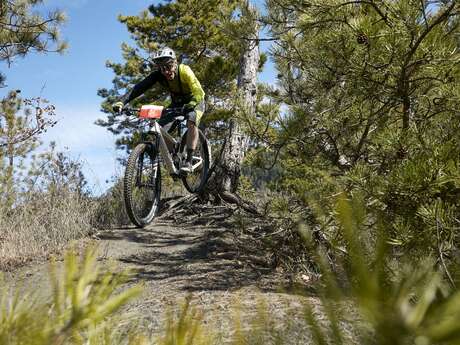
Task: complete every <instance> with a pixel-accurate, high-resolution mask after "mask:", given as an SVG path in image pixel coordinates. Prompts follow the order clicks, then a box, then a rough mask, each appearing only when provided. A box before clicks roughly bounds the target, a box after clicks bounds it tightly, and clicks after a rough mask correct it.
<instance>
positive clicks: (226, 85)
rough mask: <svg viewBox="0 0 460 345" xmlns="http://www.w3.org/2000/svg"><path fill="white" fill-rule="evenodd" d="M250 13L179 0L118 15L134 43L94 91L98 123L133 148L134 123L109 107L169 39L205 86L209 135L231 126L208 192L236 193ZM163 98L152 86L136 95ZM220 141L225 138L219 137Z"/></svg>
mask: <svg viewBox="0 0 460 345" xmlns="http://www.w3.org/2000/svg"><path fill="white" fill-rule="evenodd" d="M254 12H255V11H254V9H252V10H250V9H249V3H248V2H247V1H241V2H238V1H233V0H227V1H214V0H213V1H206V2H201V1H195V0H192V1H185V0H178V1H172V2H168V3H166V4H160V5H152V6H150V7H149V9H148V11H144V12H143V13H141V15H140V16H133V17H124V16H120V18H119V19H120V21H121V22H122V23H125V24H126V25H127V28H128V30H129V31H130V32H131V33H132V34H133V38H134V40H135V42H136V45H137V47H136V48H134V47H129V46H128V45H126V44H123V45H122V50H123V53H124V59H125V60H126V62H125V63H124V64H115V63H112V62H108V64H107V66H108V67H110V68H112V69H113V71H114V72H115V75H116V77H115V79H114V81H113V84H114V87H113V88H112V89H110V90H108V89H101V90H99V95H100V96H102V97H104V98H105V101H104V103H103V105H102V108H103V111H105V112H106V113H107V114H108V115H107V119H105V120H98V122H97V124H99V125H101V126H104V127H107V129H108V130H109V131H111V132H113V133H114V134H116V135H120V134H121V135H124V136H122V137H121V138H120V139H118V141H117V145H118V147H119V148H122V149H127V150H128V151H129V150H130V148H131V146H132V144H133V134H132V129H130V128H129V127H128V126H127V123H126V122H120V121H119V120H118V119H117V117H116V116H115V115H114V114H112V113H111V107H110V105H111V104H112V103H113V102H114V101H115V100H116V99H117V98H118V97H119V96H120V95H121V94H123V93H124V92H125V91H126V89H129V88H130V87H132V86H133V85H134V84H135V83H137V82H139V81H140V80H141V79H142V78H144V77H145V76H146V72H145V71H144V70H143V68H142V66H143V65H145V62H148V60H149V59H148V56H149V54H150V53H151V52H153V51H155V50H156V49H157V48H158V47H159V46H160V45H167V46H169V47H171V48H172V49H174V50H175V51H176V53H178V55H181V56H184V57H185V58H186V61H187V63H188V64H189V65H191V66H192V69H193V70H194V72H195V74H196V75H197V77H198V79H199V80H200V82H201V84H202V86H203V87H204V91H205V93H206V116H205V117H204V122H205V124H206V126H207V127H208V128H209V129H210V130H209V131H208V133H210V134H211V139H215V137H214V135H215V134H214V133H219V132H221V130H222V129H223V130H228V131H227V134H226V139H224V141H225V145H224V148H223V153H222V155H220V156H219V157H220V158H221V161H220V162H221V163H222V164H218V167H217V168H216V171H218V173H216V174H215V175H214V177H215V178H216V177H217V179H214V182H213V183H212V186H211V184H210V186H211V187H210V188H208V191H207V193H206V194H208V195H209V194H219V193H220V194H221V193H223V192H224V191H226V192H235V190H236V188H237V185H238V179H239V176H240V165H241V162H242V159H243V157H244V152H245V150H246V146H247V143H248V139H247V138H246V135H245V134H244V133H243V132H242V130H241V129H240V125H239V120H237V119H238V117H242V114H241V112H244V113H248V114H252V113H253V112H254V103H255V96H256V93H257V89H256V81H257V72H258V70H259V67H260V66H259V65H260V63H259V62H260V53H259V49H258V31H259V28H258V26H257V25H258V24H257V19H256V15H255V13H254ZM262 61H263V60H262ZM237 94H238V97H235V95H237ZM164 96H165V95H164V94H162V93H161V90H159V89H157V88H155V89H152V90H150V91H149V92H147V93H146V94H145V95H144V96H143V97H139V99H138V100H137V101H136V104H145V103H150V102H152V100H155V99H156V100H158V99H161V98H162V97H164ZM235 99H236V101H235ZM248 114H246V116H247V115H248ZM217 139H219V140H218V141H219V142H222V136H221V137H220V138H217ZM134 140H135V138H134Z"/></svg>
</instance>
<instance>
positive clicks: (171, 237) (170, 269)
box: [6, 218, 305, 340]
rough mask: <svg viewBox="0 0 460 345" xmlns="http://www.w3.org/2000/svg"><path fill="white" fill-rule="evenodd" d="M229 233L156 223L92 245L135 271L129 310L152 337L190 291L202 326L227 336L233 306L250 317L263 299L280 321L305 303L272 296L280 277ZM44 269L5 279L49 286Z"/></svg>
mask: <svg viewBox="0 0 460 345" xmlns="http://www.w3.org/2000/svg"><path fill="white" fill-rule="evenodd" d="M203 219H204V218H203ZM203 219H202V220H203ZM206 223H207V224H209V223H210V221H209V219H207V220H206ZM211 223H215V222H211ZM232 236H233V235H232V229H231V228H228V227H224V226H222V225H215V226H209V225H207V226H204V225H200V224H196V222H195V223H191V222H183V224H180V223H178V222H177V221H173V220H171V219H169V220H168V219H162V218H159V219H158V220H156V221H154V223H153V224H151V225H150V226H148V227H146V228H144V229H136V228H134V227H127V228H120V229H113V230H105V231H101V232H100V233H98V235H97V238H98V240H97V242H98V244H99V247H100V255H101V259H102V261H105V260H107V261H110V260H111V261H115V262H117V263H118V265H119V266H120V268H121V269H124V268H131V269H133V272H134V275H133V278H132V281H131V283H138V282H143V284H144V285H145V290H144V293H143V295H142V296H141V298H138V299H137V300H136V301H134V302H132V303H131V304H130V305H129V307H128V308H129V309H130V311H132V312H135V313H136V314H139V315H140V319H141V320H142V323H143V324H144V326H145V327H147V328H148V329H149V330H150V331H151V332H153V333H156V334H158V332H160V331H161V330H162V326H163V321H164V317H165V311H166V310H168V308H177V307H178V305H179V304H178V303H180V302H181V301H183V300H184V299H185V297H186V296H187V295H189V294H192V296H193V304H194V305H196V306H197V307H198V308H199V309H200V310H202V311H203V315H204V322H205V323H208V324H210V325H212V327H213V330H214V331H217V332H222V333H223V334H227V335H228V332H229V330H230V329H231V327H230V325H229V323H232V322H233V321H232V317H233V315H234V306H235V305H236V304H240V306H241V308H242V310H244V311H245V313H247V312H249V314H251V313H255V310H256V307H257V304H258V301H260V299H261V298H263V299H264V300H266V301H268V308H269V312H270V314H272V315H275V317H276V318H280V319H284V318H285V317H286V313H288V312H289V311H288V310H289V309H290V308H294V309H296V308H300V307H301V301H302V300H305V298H300V297H299V296H296V295H291V294H287V293H280V292H277V291H278V289H279V286H280V281H282V279H281V276H280V274H279V273H277V272H275V271H274V270H273V269H272V268H270V267H267V265H266V264H264V261H263V259H261V258H257V257H256V256H255V255H247V253H241V252H239V251H238V248H237V247H236V246H235V245H234V243H233V242H232ZM46 267H47V266H46V265H39V266H34V267H30V268H23V269H21V270H19V271H17V272H15V273H13V274H10V276H9V277H6V278H7V281H8V280H10V279H13V280H15V281H18V282H19V281H22V282H23V283H24V284H25V285H30V284H31V281H33V284H46V283H45V281H46V277H47V268H46ZM288 305H289V306H290V307H287V306H288ZM232 306H233V307H232ZM230 332H231V331H230ZM299 340H300V339H299Z"/></svg>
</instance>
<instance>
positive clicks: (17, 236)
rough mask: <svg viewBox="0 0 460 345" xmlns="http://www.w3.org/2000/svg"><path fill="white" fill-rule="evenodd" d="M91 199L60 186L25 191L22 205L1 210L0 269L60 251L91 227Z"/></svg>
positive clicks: (7, 268)
mask: <svg viewBox="0 0 460 345" xmlns="http://www.w3.org/2000/svg"><path fill="white" fill-rule="evenodd" d="M94 208H95V205H94V202H92V201H91V200H89V199H88V198H86V197H82V196H80V195H79V194H78V193H76V192H73V191H69V190H66V189H65V188H62V189H60V190H57V191H54V192H47V193H35V194H30V195H28V198H27V200H26V201H24V202H23V203H22V205H21V206H18V207H15V208H13V209H10V210H2V212H1V214H0V270H9V269H12V268H14V267H17V266H20V265H23V264H25V263H27V262H30V261H31V260H37V259H38V260H40V259H46V258H48V257H49V255H50V254H53V253H60V252H61V251H62V250H63V249H64V248H65V247H66V245H67V244H68V243H69V242H70V241H72V240H75V239H78V238H82V237H84V236H87V235H88V234H89V233H90V232H91V231H92V229H93V227H92V225H91V219H92V216H93V212H94Z"/></svg>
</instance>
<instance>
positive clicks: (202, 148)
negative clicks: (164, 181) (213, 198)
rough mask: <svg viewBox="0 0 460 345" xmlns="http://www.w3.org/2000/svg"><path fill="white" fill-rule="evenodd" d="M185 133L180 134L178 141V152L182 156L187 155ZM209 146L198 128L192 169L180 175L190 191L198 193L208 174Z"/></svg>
mask: <svg viewBox="0 0 460 345" xmlns="http://www.w3.org/2000/svg"><path fill="white" fill-rule="evenodd" d="M187 133H188V130H187V131H186V132H185V133H184V135H183V136H182V140H181V143H180V152H181V153H182V157H186V156H187ZM209 157H210V155H209V146H208V140H207V139H206V137H205V135H204V134H203V132H202V131H201V130H200V129H198V145H197V147H196V149H195V151H194V153H193V159H192V166H193V171H192V172H189V173H187V174H186V175H182V182H183V183H184V186H185V188H186V189H187V190H188V191H189V192H190V193H199V192H200V191H201V190H202V189H203V187H204V186H205V184H206V181H207V180H208V174H209V161H210V158H209Z"/></svg>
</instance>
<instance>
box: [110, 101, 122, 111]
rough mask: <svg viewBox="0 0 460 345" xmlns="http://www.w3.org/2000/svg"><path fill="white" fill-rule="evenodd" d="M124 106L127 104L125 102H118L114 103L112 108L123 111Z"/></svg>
mask: <svg viewBox="0 0 460 345" xmlns="http://www.w3.org/2000/svg"><path fill="white" fill-rule="evenodd" d="M124 106H125V105H124V104H123V102H116V103H113V104H112V109H113V111H114V112H116V113H121V110H122V109H123V107H124Z"/></svg>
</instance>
